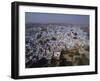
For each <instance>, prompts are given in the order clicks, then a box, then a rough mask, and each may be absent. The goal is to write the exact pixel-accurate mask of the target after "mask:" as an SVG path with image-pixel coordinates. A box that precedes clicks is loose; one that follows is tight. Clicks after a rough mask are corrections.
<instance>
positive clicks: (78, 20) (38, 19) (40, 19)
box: [25, 12, 89, 25]
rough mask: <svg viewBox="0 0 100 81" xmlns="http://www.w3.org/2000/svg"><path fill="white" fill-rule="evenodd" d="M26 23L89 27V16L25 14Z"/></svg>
mask: <svg viewBox="0 0 100 81" xmlns="http://www.w3.org/2000/svg"><path fill="white" fill-rule="evenodd" d="M25 22H26V23H72V24H86V25H89V15H72V14H53V13H33V12H25Z"/></svg>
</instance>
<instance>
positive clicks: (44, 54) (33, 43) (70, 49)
mask: <svg viewBox="0 0 100 81" xmlns="http://www.w3.org/2000/svg"><path fill="white" fill-rule="evenodd" d="M86 28H87V27H86ZM83 29H84V27H82V26H79V25H57V24H33V25H30V26H28V25H26V35H25V44H26V45H25V48H26V52H25V53H26V61H25V62H26V64H27V66H26V67H29V64H28V63H29V61H30V60H32V59H33V57H34V56H35V57H37V58H38V60H41V59H42V58H45V59H47V60H48V63H49V65H50V62H51V59H52V58H53V57H55V59H57V60H60V58H61V54H62V53H63V52H62V50H63V51H65V52H64V54H63V57H64V58H65V59H67V60H68V61H71V62H73V65H78V64H77V62H76V60H75V59H76V58H82V57H83V56H84V55H85V58H87V59H88V60H89V35H88V33H89V31H88V32H86V31H84V30H83ZM76 52H77V53H78V54H79V55H78V54H76ZM75 54H76V55H75ZM83 54H84V55H83ZM74 62H76V63H74ZM30 64H31V63H30ZM88 64H89V62H88V63H86V65H88ZM84 65H85V64H84ZM56 66H59V63H58V64H57V65H56Z"/></svg>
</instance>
